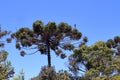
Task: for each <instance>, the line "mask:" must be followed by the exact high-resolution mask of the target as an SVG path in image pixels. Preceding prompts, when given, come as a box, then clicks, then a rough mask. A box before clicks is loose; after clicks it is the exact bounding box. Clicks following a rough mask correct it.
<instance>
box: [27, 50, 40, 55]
mask: <svg viewBox="0 0 120 80" xmlns="http://www.w3.org/2000/svg"><path fill="white" fill-rule="evenodd" d="M38 51H39V50H37V51H35V52H33V53H29V54H25V55H33V54H35V53H37V52H38Z"/></svg>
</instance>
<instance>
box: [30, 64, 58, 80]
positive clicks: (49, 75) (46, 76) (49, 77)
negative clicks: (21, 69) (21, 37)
mask: <svg viewBox="0 0 120 80" xmlns="http://www.w3.org/2000/svg"><path fill="white" fill-rule="evenodd" d="M55 74H56V71H55V69H54V67H48V66H43V67H42V68H41V71H40V73H39V75H38V76H37V77H35V78H32V79H31V80H54V79H55Z"/></svg>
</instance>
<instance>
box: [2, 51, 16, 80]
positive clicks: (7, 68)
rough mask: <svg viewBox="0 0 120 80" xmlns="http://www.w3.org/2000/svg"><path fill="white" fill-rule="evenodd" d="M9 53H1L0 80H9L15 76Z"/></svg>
mask: <svg viewBox="0 0 120 80" xmlns="http://www.w3.org/2000/svg"><path fill="white" fill-rule="evenodd" d="M7 55H8V53H7V52H6V51H4V50H2V51H0V80H2V79H8V78H10V77H12V76H13V74H14V69H13V67H12V66H11V63H10V62H9V61H6V60H7Z"/></svg>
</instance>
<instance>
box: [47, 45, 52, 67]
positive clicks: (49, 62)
mask: <svg viewBox="0 0 120 80" xmlns="http://www.w3.org/2000/svg"><path fill="white" fill-rule="evenodd" d="M47 56H48V67H51V55H50V47H49V46H48V54H47Z"/></svg>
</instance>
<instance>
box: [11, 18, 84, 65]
mask: <svg viewBox="0 0 120 80" xmlns="http://www.w3.org/2000/svg"><path fill="white" fill-rule="evenodd" d="M81 36H82V33H81V32H79V31H78V30H77V29H76V28H72V27H71V26H70V25H69V24H67V23H64V22H61V23H59V24H58V25H57V24H56V23H55V22H48V23H47V24H46V25H44V24H43V22H42V21H40V20H37V21H35V22H34V23H33V28H32V29H29V28H27V27H24V28H20V29H19V30H18V31H17V32H15V33H13V34H12V35H11V37H12V38H14V39H15V40H16V48H17V49H19V50H21V56H24V55H30V54H27V53H25V51H24V49H25V48H29V49H35V50H37V51H39V52H40V53H41V54H44V55H47V56H48V66H49V67H50V66H51V53H50V52H51V50H53V51H54V52H55V54H56V55H57V56H60V57H61V58H62V59H64V58H65V57H66V54H65V53H64V52H63V50H73V49H74V45H73V44H72V43H71V42H73V41H76V40H79V39H81ZM37 51H36V52H37ZM36 52H34V53H36ZM34 53H32V54H34Z"/></svg>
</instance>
